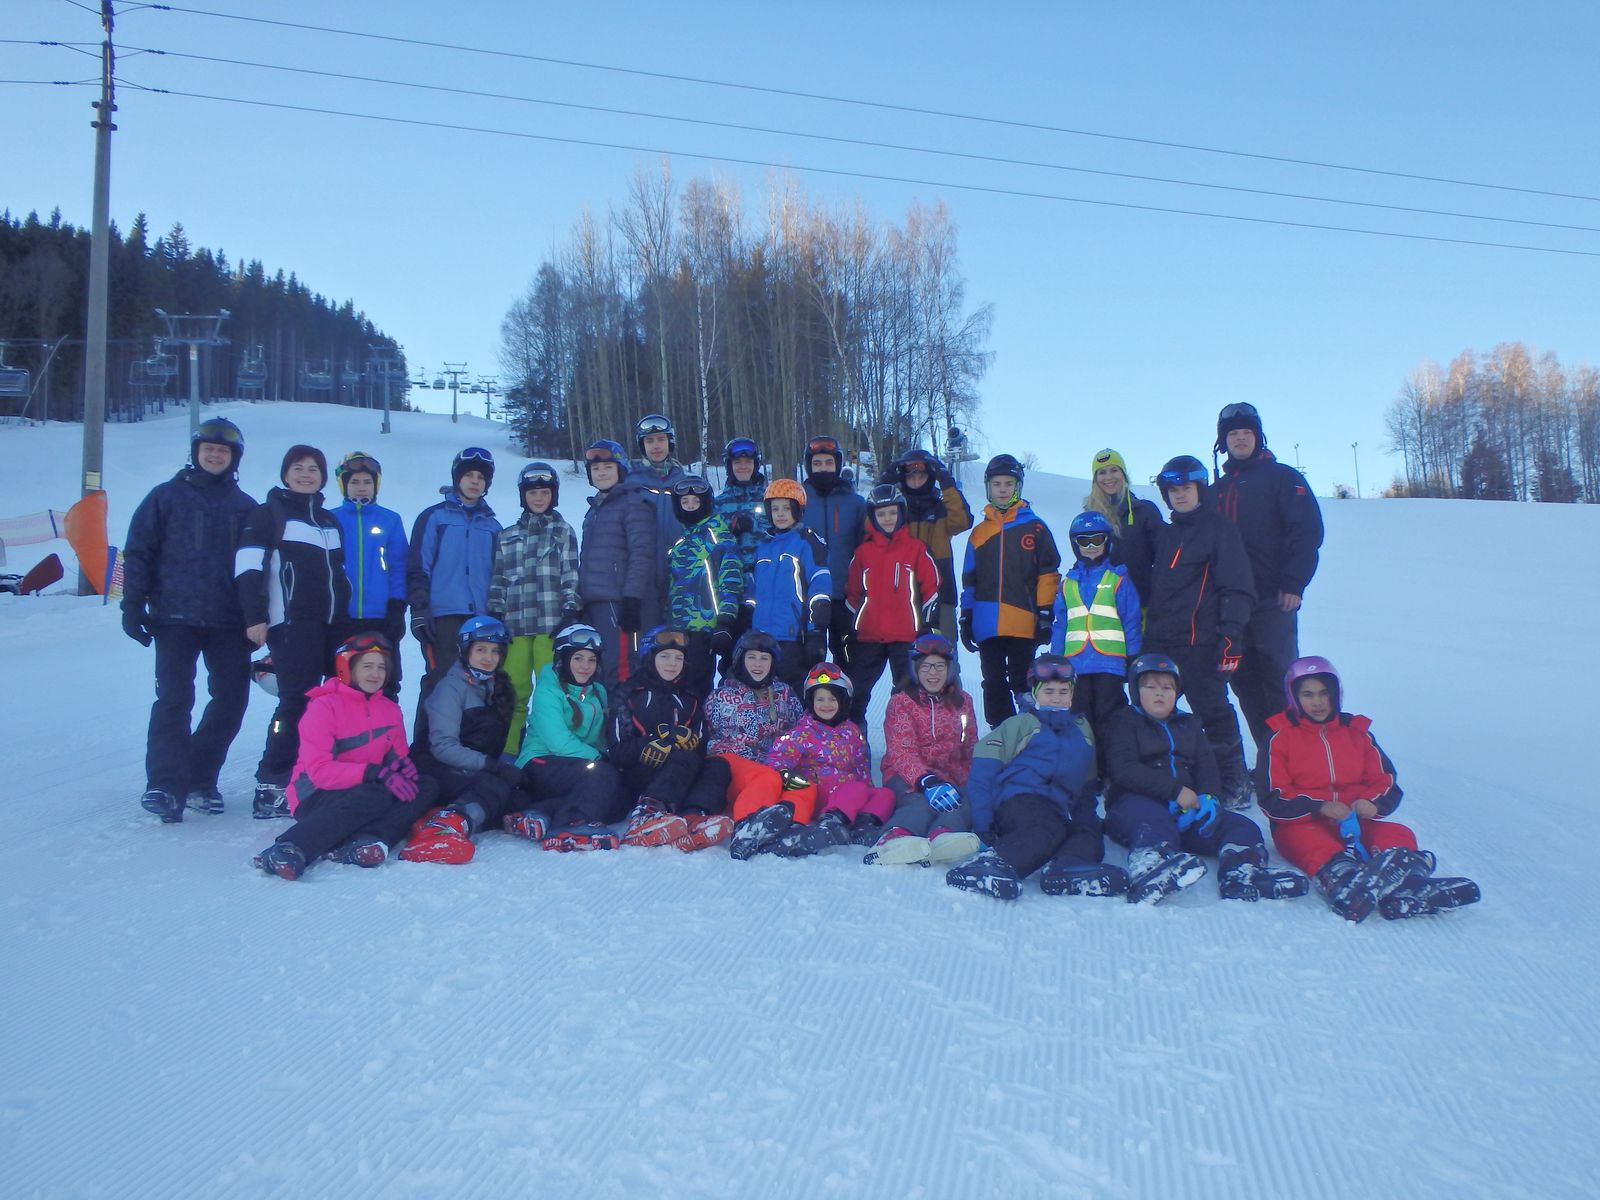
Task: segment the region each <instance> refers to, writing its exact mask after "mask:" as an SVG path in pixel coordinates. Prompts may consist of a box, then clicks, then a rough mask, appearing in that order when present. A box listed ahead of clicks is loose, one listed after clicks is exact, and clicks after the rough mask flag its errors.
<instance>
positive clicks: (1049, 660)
mask: <svg viewBox="0 0 1600 1200" xmlns="http://www.w3.org/2000/svg"><path fill="white" fill-rule="evenodd" d="M1028 673H1029V674H1030V675H1032V676H1033V682H1034V683H1035V685H1037V684H1041V683H1057V682H1060V683H1071V682H1072V681H1073V677H1074V676H1075V675H1076V674H1077V672H1076V671H1074V670H1073V669H1072V664H1071V663H1070V662H1068V661H1067V660H1066V659H1064V658H1062V657H1061V656H1060V655H1058V654H1043V655H1040V656H1039V657H1038V658H1036V659H1034V660H1033V665H1032V666H1031V667H1029V668H1028Z"/></svg>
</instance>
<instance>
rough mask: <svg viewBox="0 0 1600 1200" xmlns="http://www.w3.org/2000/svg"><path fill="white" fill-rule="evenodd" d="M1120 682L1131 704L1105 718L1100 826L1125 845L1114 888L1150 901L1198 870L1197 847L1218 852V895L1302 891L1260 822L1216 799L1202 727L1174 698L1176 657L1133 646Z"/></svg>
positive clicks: (1274, 896)
mask: <svg viewBox="0 0 1600 1200" xmlns="http://www.w3.org/2000/svg"><path fill="white" fill-rule="evenodd" d="M1128 692H1129V695H1130V697H1131V699H1132V700H1133V705H1132V706H1131V707H1129V706H1127V705H1124V706H1123V707H1122V708H1121V709H1120V710H1119V711H1118V712H1117V713H1116V714H1115V715H1114V716H1113V717H1112V718H1111V720H1110V723H1109V728H1108V729H1107V731H1106V744H1105V747H1104V750H1105V764H1106V771H1107V774H1108V777H1109V782H1108V786H1107V788H1106V822H1105V825H1106V832H1107V833H1108V834H1110V835H1111V838H1112V840H1113V841H1115V842H1117V843H1118V844H1120V845H1123V846H1126V847H1127V848H1128V873H1127V876H1123V877H1122V878H1120V879H1117V880H1115V884H1114V887H1113V889H1112V890H1113V892H1120V891H1123V890H1126V891H1127V895H1128V899H1129V900H1130V901H1131V902H1133V903H1135V904H1156V903H1159V902H1160V901H1161V900H1163V899H1165V898H1166V897H1167V896H1170V895H1172V894H1173V893H1174V892H1176V891H1177V890H1178V889H1179V888H1185V887H1188V886H1189V885H1190V884H1192V883H1197V882H1198V881H1199V880H1200V877H1201V876H1203V875H1204V874H1205V873H1206V866H1205V864H1204V863H1203V862H1201V861H1200V858H1199V857H1198V856H1199V855H1202V854H1204V855H1215V856H1216V858H1217V868H1218V870H1217V886H1218V891H1219V892H1220V893H1221V896H1222V898H1223V899H1224V900H1283V899H1289V898H1291V897H1294V896H1304V895H1305V894H1306V891H1307V886H1308V885H1307V882H1306V877H1305V876H1304V875H1301V874H1299V873H1297V872H1294V871H1275V870H1270V869H1269V868H1268V867H1267V847H1266V844H1265V842H1264V841H1263V839H1262V837H1261V830H1259V829H1257V828H1256V826H1255V823H1254V822H1253V821H1251V820H1250V818H1248V817H1246V816H1245V815H1244V814H1242V813H1237V812H1230V811H1227V810H1225V809H1223V808H1222V807H1221V806H1220V804H1219V802H1218V799H1217V794H1218V792H1219V790H1220V789H1221V787H1222V775H1221V773H1220V772H1219V771H1218V770H1217V759H1216V755H1215V754H1213V753H1212V750H1211V743H1210V742H1209V741H1207V740H1206V734H1205V727H1204V726H1203V725H1201V723H1200V719H1199V718H1198V717H1196V716H1194V715H1193V714H1192V713H1187V712H1183V711H1181V710H1180V709H1179V708H1178V707H1177V705H1178V697H1179V696H1180V695H1181V694H1182V692H1183V680H1182V678H1181V677H1180V675H1179V673H1178V665H1177V663H1175V662H1173V660H1172V659H1170V658H1168V657H1167V656H1166V655H1165V654H1141V655H1139V656H1138V657H1137V658H1135V659H1134V660H1133V661H1132V662H1131V663H1130V664H1128ZM1109 869H1110V868H1108V870H1109ZM1130 876H1131V879H1130V878H1129V877H1130Z"/></svg>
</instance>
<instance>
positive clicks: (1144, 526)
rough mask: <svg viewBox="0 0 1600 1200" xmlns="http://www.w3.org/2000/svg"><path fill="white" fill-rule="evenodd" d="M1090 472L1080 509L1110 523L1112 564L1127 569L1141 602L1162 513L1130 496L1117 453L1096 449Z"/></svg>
mask: <svg viewBox="0 0 1600 1200" xmlns="http://www.w3.org/2000/svg"><path fill="white" fill-rule="evenodd" d="M1089 472H1090V477H1091V478H1092V479H1093V480H1094V486H1093V487H1091V488H1090V489H1089V494H1088V495H1087V496H1085V497H1084V498H1083V509H1084V511H1085V512H1097V513H1099V514H1100V515H1101V516H1103V517H1105V519H1106V520H1108V521H1110V522H1111V562H1112V563H1113V564H1114V565H1119V566H1124V567H1126V568H1127V569H1128V578H1129V579H1131V580H1132V581H1133V586H1134V588H1135V589H1136V590H1137V591H1138V593H1139V598H1140V599H1141V600H1143V599H1144V598H1145V597H1147V596H1149V594H1150V564H1151V563H1152V562H1154V561H1155V553H1156V549H1155V546H1156V530H1158V529H1160V528H1161V526H1162V525H1163V524H1164V522H1163V521H1162V519H1161V510H1160V509H1159V508H1157V507H1156V506H1155V505H1154V504H1151V503H1150V501H1148V500H1143V499H1140V498H1139V497H1138V496H1135V495H1134V494H1133V488H1132V487H1130V486H1129V485H1128V464H1127V463H1126V462H1125V461H1123V458H1122V455H1121V454H1119V453H1118V452H1117V451H1115V450H1113V449H1111V448H1109V447H1107V448H1106V449H1104V450H1097V451H1096V452H1095V456H1094V457H1093V458H1092V459H1090V460H1089Z"/></svg>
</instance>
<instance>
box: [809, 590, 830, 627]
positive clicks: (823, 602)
mask: <svg viewBox="0 0 1600 1200" xmlns="http://www.w3.org/2000/svg"><path fill="white" fill-rule="evenodd" d="M807 607H808V608H809V609H810V610H811V628H813V629H815V630H816V631H817V632H818V633H820V634H826V633H827V632H828V627H829V626H831V625H832V624H833V599H832V598H831V597H829V596H813V597H811V602H810V604H808V605H807Z"/></svg>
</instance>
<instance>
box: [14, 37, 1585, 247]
mask: <svg viewBox="0 0 1600 1200" xmlns="http://www.w3.org/2000/svg"><path fill="white" fill-rule="evenodd" d="M41 44H54V43H41ZM130 53H132V54H154V55H159V56H161V57H163V58H183V59H190V60H193V61H195V62H208V63H218V64H222V65H225V66H233V67H254V68H259V69H261V70H266V71H282V72H286V73H289V74H294V75H312V76H317V77H319V78H323V79H342V80H347V81H350V82H355V83H376V84H382V85H384V86H386V87H399V88H411V89H414V90H418V91H427V92H441V93H446V94H449V95H455V96H473V97H477V98H479V99H486V100H511V101H515V102H517V103H520V104H540V105H546V106H549V107H553V108H566V109H573V110H576V111H579V112H592V113H604V114H607V115H609V116H621V117H642V118H645V119H647V120H655V121H674V122H678V123H680V124H686V125H703V126H708V127H710V128H714V129H731V130H738V131H740V132H744V133H762V134H774V135H776V136H779V137H796V138H807V139H810V140H812V141H821V142H833V143H835V144H838V145H845V146H860V147H863V148H865V149H872V150H898V151H906V152H909V153H913V154H932V155H937V156H939V157H943V158H961V159H967V160H968V161H972V162H985V163H996V164H998V165H1001V166H1011V167H1034V168H1038V169H1041V170H1046V171H1066V172H1071V173H1073V174H1077V175H1097V176H1100V177H1102V178H1107V179H1128V180H1134V181H1136V182H1140V183H1165V184H1172V185H1174V186H1177V187H1192V188H1204V189H1206V190H1208V191H1221V192H1235V193H1238V194H1241V195H1248V196H1267V197H1271V198H1273V199H1277V200H1307V201H1311V202H1313V203H1317V204H1339V205H1344V206H1347V207H1354V208H1374V209H1380V210H1383V211H1385V212H1400V213H1412V214H1415V215H1418V216H1427V217H1454V218H1458V219H1461V220H1467V221H1494V222H1497V223H1499V224H1504V225H1528V226H1533V227H1536V228H1540V229H1564V230H1569V231H1572V232H1576V233H1600V227H1597V226H1593V225H1569V224H1563V223H1561V222H1558V221H1538V220H1533V219H1530V218H1526V217H1497V216H1491V215H1489V214H1487V213H1472V212H1460V211H1456V210H1453V209H1442V208H1419V207H1415V206H1412V205H1407V204H1385V203H1382V202H1380V201H1376V200H1350V199H1344V198H1342V197H1338V196H1318V195H1312V194H1310V193H1305V192H1282V191H1276V190H1273V189H1270V188H1256V187H1246V186H1244V185H1241V184H1228V183H1207V182H1204V181H1202V180H1195V179H1178V178H1173V177H1171V176H1164V175H1142V174H1138V173H1136V172H1132V171H1107V170H1102V169H1100V168H1096V167H1078V166H1072V165H1070V164H1067V163H1053V162H1044V161H1041V160H1037V159H1028V158H1007V157H1002V156H999V155H993V154H974V153H970V152H968V151H964V150H946V149H941V148H939V147H936V146H913V145H907V144H904V143H900V142H879V141H872V140H870V139H867V138H853V137H844V136H842V135H837V134H828V133H810V132H807V131H806V130H800V129H782V128H777V127H773V126H766V125H745V124H740V123H738V122H735V121H716V120H711V119H709V118H700V117H680V116H674V115H671V114H666V113H652V112H645V111H643V110H640V109H629V108H613V107H609V106H606V105H599V104H580V103H577V102H576V101H571V100H548V99H545V98H543V97H539V96H521V95H517V94H515V93H510V92H488V91H481V90H479V89H476V88H462V87H451V86H448V85H445V84H435V83H421V82H418V81H416V80H411V79H389V78H385V77H383V76H378V75H354V74H351V73H349V72H345V71H325V70H319V69H316V68H313V67H291V66H286V65H284V64H282V63H265V62H256V61H253V60H250V59H242V58H223V57H219V56H217V55H211V54H190V53H186V52H184V51H181V50H157V49H155V48H153V47H137V46H136V47H129V48H127V49H125V50H124V51H123V54H124V56H127V55H129V54H130Z"/></svg>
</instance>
